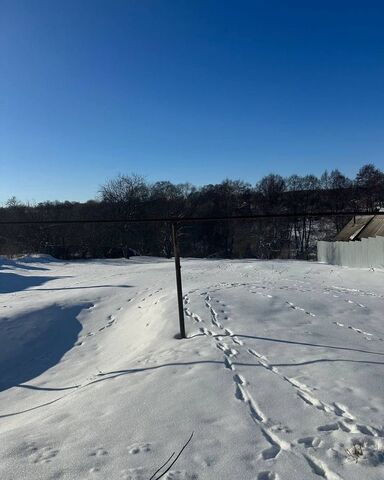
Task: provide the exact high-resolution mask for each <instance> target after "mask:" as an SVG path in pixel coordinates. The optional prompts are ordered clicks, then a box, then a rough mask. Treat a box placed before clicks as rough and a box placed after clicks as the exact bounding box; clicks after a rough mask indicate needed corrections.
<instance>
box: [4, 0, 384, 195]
mask: <svg viewBox="0 0 384 480" xmlns="http://www.w3.org/2000/svg"><path fill="white" fill-rule="evenodd" d="M383 25H384V2H382V1H377V2H372V1H369V0H367V1H361V0H359V1H355V0H348V1H337V0H332V1H328V0H322V1H308V0H306V1H294V0H292V1H291V0H289V1H288V0H284V1H283V0H281V1H274V0H265V1H258V0H249V1H243V0H238V1H237V0H236V1H235V0H231V1H227V0H172V1H171V0H121V1H119V0H102V1H100V0H65V1H64V0H33V1H31V0H0V58H1V74H0V92H1V93H0V202H2V201H4V200H6V199H7V198H8V197H10V196H11V195H16V196H17V197H19V198H20V199H22V200H37V201H40V200H44V199H51V200H53V199H59V200H63V199H69V200H86V199H88V198H92V197H94V196H95V195H96V193H97V190H98V188H99V185H100V184H101V183H103V182H104V181H105V180H106V179H107V178H111V177H114V176H115V175H116V174H117V173H119V172H122V173H131V172H136V173H141V174H143V175H145V176H147V178H148V180H150V181H152V180H153V181H154V180H160V179H170V180H172V181H174V182H184V181H190V182H192V183H195V184H197V185H201V184H205V183H213V182H219V181H221V180H222V179H224V178H225V177H230V178H242V179H244V180H247V181H250V182H251V183H255V182H256V181H257V180H258V179H260V177H262V176H263V175H265V174H267V173H270V172H275V173H280V174H282V175H288V174H291V173H299V174H304V173H315V174H320V173H321V172H322V171H323V170H324V169H326V168H327V169H332V168H335V167H337V168H339V169H341V170H342V171H344V172H345V173H346V174H348V175H350V176H354V175H355V173H356V171H357V170H358V168H359V167H360V166H361V165H362V164H364V163H369V162H372V163H375V164H376V166H378V167H379V168H384V27H383Z"/></svg>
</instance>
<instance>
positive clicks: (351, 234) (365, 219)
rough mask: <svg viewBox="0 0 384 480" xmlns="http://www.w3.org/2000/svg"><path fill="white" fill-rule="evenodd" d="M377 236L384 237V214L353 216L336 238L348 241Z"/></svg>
mask: <svg viewBox="0 0 384 480" xmlns="http://www.w3.org/2000/svg"><path fill="white" fill-rule="evenodd" d="M376 236H381V237H384V216H382V215H361V216H355V217H353V218H352V219H351V220H350V221H349V222H348V223H347V225H345V227H344V228H343V229H342V230H341V231H340V232H339V233H338V234H337V235H336V238H335V240H337V241H339V242H340V241H341V242H348V241H353V240H361V239H362V238H370V237H376Z"/></svg>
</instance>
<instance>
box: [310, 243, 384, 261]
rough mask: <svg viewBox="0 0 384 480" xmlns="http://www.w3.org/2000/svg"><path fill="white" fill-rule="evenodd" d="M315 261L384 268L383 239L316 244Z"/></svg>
mask: <svg viewBox="0 0 384 480" xmlns="http://www.w3.org/2000/svg"><path fill="white" fill-rule="evenodd" d="M317 259H318V261H319V262H322V263H329V264H331V265H342V266H346V267H363V268H364V267H368V268H369V267H377V268H384V237H373V238H363V239H362V240H359V241H354V242H323V241H319V242H317Z"/></svg>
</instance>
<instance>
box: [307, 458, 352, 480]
mask: <svg viewBox="0 0 384 480" xmlns="http://www.w3.org/2000/svg"><path fill="white" fill-rule="evenodd" d="M304 458H305V459H306V460H307V462H308V465H309V466H310V467H311V469H312V471H313V473H315V474H316V475H318V476H319V477H323V478H325V479H326V480H343V479H342V478H341V477H340V476H339V475H338V474H337V473H335V472H332V470H330V469H329V468H328V466H327V465H326V464H325V463H323V462H321V461H320V460H318V459H315V458H313V457H310V456H309V455H308V454H304Z"/></svg>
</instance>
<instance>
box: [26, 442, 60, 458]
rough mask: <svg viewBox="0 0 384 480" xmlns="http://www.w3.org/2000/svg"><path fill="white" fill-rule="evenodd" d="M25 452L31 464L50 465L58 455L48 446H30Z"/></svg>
mask: <svg viewBox="0 0 384 480" xmlns="http://www.w3.org/2000/svg"><path fill="white" fill-rule="evenodd" d="M27 452H28V454H29V457H30V461H31V462H32V463H50V462H51V461H52V460H53V459H54V458H55V457H56V456H57V455H58V453H59V450H56V449H54V448H52V447H49V446H46V447H42V448H39V447H37V446H36V445H35V444H32V445H29V446H28V447H27Z"/></svg>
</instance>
